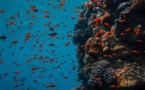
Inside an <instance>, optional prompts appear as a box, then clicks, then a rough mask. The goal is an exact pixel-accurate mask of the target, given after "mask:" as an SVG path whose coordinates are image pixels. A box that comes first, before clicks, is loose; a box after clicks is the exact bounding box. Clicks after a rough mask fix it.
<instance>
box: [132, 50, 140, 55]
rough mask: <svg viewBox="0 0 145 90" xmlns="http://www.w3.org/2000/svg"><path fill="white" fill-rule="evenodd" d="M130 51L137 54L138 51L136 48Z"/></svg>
mask: <svg viewBox="0 0 145 90" xmlns="http://www.w3.org/2000/svg"><path fill="white" fill-rule="evenodd" d="M131 52H132V53H134V54H137V53H139V52H138V51H137V50H131Z"/></svg>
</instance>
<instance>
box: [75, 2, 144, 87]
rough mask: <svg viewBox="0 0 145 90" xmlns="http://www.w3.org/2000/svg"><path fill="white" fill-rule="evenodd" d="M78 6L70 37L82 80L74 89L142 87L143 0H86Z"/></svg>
mask: <svg viewBox="0 0 145 90" xmlns="http://www.w3.org/2000/svg"><path fill="white" fill-rule="evenodd" d="M81 8H82V9H81V10H80V11H79V16H78V20H77V22H76V24H75V26H74V33H73V36H72V40H73V43H74V44H76V46H77V48H76V52H77V60H78V63H79V66H78V73H77V74H78V78H77V80H81V81H82V84H81V85H79V86H78V87H75V88H74V89H73V90H116V89H117V90H137V89H139V90H144V89H141V88H142V87H143V86H144V85H145V78H144V77H145V68H144V67H145V12H144V11H145V0H87V1H86V2H83V3H82V5H81ZM144 87H145V86H144Z"/></svg>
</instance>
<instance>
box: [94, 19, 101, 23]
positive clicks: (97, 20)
mask: <svg viewBox="0 0 145 90" xmlns="http://www.w3.org/2000/svg"><path fill="white" fill-rule="evenodd" d="M100 21H101V19H100V18H95V19H93V22H100Z"/></svg>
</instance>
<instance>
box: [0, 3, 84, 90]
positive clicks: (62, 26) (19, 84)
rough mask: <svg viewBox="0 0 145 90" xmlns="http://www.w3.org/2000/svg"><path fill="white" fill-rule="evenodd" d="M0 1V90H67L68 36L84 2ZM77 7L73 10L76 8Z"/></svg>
mask: <svg viewBox="0 0 145 90" xmlns="http://www.w3.org/2000/svg"><path fill="white" fill-rule="evenodd" d="M62 1H64V0H0V10H1V12H0V36H4V37H3V38H2V39H0V90H71V89H72V88H74V87H76V86H78V85H79V84H80V83H81V82H79V81H77V80H76V78H77V65H78V63H77V59H76V46H75V45H73V43H72V39H71V35H72V33H73V29H74V25H75V23H76V21H77V18H78V14H77V10H79V8H78V6H81V2H84V1H85V0H65V1H64V2H63V3H62ZM76 6H77V7H76Z"/></svg>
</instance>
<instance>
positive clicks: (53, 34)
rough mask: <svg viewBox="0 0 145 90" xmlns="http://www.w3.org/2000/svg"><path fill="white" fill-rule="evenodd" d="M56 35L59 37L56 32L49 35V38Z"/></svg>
mask: <svg viewBox="0 0 145 90" xmlns="http://www.w3.org/2000/svg"><path fill="white" fill-rule="evenodd" d="M56 35H57V33H55V32H53V33H51V34H49V36H56Z"/></svg>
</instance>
